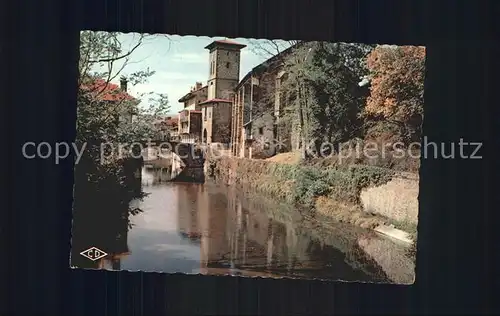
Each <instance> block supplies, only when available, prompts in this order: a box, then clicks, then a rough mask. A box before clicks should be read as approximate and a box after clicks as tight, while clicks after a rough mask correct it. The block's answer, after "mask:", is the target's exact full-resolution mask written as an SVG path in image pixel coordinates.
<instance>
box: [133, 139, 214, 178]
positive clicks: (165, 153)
mask: <svg viewBox="0 0 500 316" xmlns="http://www.w3.org/2000/svg"><path fill="white" fill-rule="evenodd" d="M129 145H130V146H131V148H130V150H131V151H132V152H133V153H134V156H135V157H137V156H138V155H139V152H138V151H139V150H141V151H142V152H141V153H142V158H140V159H141V160H142V161H143V163H144V165H145V166H146V167H148V166H149V167H152V168H166V169H167V170H168V171H169V172H170V173H171V177H170V178H171V181H186V182H204V181H205V176H204V168H203V167H204V163H205V157H204V154H203V149H202V148H201V147H199V146H198V145H196V144H192V143H181V142H173V141H168V140H167V141H164V140H143V141H136V142H131V143H129Z"/></svg>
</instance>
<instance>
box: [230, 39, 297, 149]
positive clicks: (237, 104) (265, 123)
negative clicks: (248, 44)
mask: <svg viewBox="0 0 500 316" xmlns="http://www.w3.org/2000/svg"><path fill="white" fill-rule="evenodd" d="M291 49H292V48H289V49H287V50H285V51H283V52H281V53H280V54H278V55H276V56H274V57H272V58H270V59H268V60H266V61H265V62H263V63H262V64H260V65H258V66H256V67H254V68H253V69H252V70H251V71H250V72H249V73H248V74H247V75H246V76H245V77H244V78H243V79H242V80H241V81H240V82H239V83H238V85H237V86H236V88H235V94H234V97H233V100H232V101H233V106H232V113H231V116H232V122H231V126H232V129H231V144H232V147H231V151H232V154H233V155H234V156H238V157H248V158H268V157H271V156H273V155H275V154H277V153H278V152H280V151H290V150H291V149H292V132H291V131H286V130H281V129H280V118H281V117H282V114H283V113H282V112H283V111H282V110H283V108H284V107H285V106H286V104H285V103H286V102H285V99H284V97H283V95H282V94H281V93H280V86H281V84H282V83H283V82H284V81H285V80H286V78H287V74H286V72H285V71H284V69H283V61H284V58H286V56H287V55H288V54H289V53H290V52H291Z"/></svg>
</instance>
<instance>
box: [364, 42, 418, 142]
mask: <svg viewBox="0 0 500 316" xmlns="http://www.w3.org/2000/svg"><path fill="white" fill-rule="evenodd" d="M366 65H367V67H368V70H369V73H370V74H369V77H370V81H371V87H370V96H369V97H368V99H367V102H366V107H365V109H364V113H363V117H364V119H365V122H366V125H367V127H368V128H367V138H372V139H386V140H387V139H391V140H392V141H402V142H404V143H406V144H408V143H409V142H413V141H419V140H420V137H421V125H422V121H423V103H424V76H425V48H424V47H417V46H402V47H392V46H385V45H381V46H378V47H376V48H375V49H374V50H373V51H372V52H371V53H370V54H369V55H368V57H367V60H366Z"/></svg>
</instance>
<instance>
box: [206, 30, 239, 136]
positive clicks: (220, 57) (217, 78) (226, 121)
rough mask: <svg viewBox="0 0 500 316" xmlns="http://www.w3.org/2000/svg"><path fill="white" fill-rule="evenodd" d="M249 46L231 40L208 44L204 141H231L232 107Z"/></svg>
mask: <svg viewBox="0 0 500 316" xmlns="http://www.w3.org/2000/svg"><path fill="white" fill-rule="evenodd" d="M244 47H246V45H242V44H239V43H236V42H233V41H229V40H217V41H214V42H212V43H210V44H209V45H207V46H206V47H205V49H207V50H209V76H208V83H207V86H208V96H207V100H206V101H204V102H201V103H200V105H202V106H203V110H202V113H203V114H202V117H203V132H202V141H203V143H205V144H212V143H220V144H224V145H227V144H229V143H230V141H231V107H232V99H233V95H234V89H235V88H236V86H237V85H238V82H239V73H240V55H241V49H243V48H244Z"/></svg>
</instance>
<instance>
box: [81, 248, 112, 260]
mask: <svg viewBox="0 0 500 316" xmlns="http://www.w3.org/2000/svg"><path fill="white" fill-rule="evenodd" d="M80 254H81V255H82V256H84V257H85V258H87V259H90V260H92V261H96V260H99V259H101V258H104V257H106V256H107V255H108V254H107V253H105V252H104V251H102V250H101V249H99V248H96V247H91V248H89V249H87V250H84V251H82V252H80Z"/></svg>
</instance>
